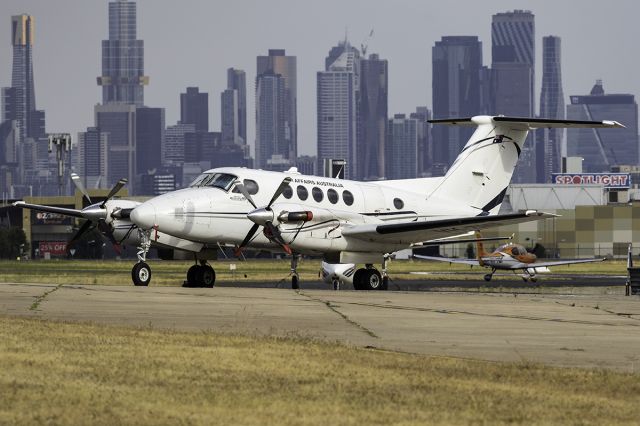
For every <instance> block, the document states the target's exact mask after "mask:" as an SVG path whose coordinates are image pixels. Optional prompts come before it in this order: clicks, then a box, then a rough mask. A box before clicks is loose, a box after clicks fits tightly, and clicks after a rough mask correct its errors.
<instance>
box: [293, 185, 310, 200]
mask: <svg viewBox="0 0 640 426" xmlns="http://www.w3.org/2000/svg"><path fill="white" fill-rule="evenodd" d="M296 193H297V194H298V198H300V199H301V200H302V201H304V200H306V199H307V198H309V191H307V188H305V187H304V186H302V185H298V187H297V188H296Z"/></svg>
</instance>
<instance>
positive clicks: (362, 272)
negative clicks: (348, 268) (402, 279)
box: [353, 256, 389, 290]
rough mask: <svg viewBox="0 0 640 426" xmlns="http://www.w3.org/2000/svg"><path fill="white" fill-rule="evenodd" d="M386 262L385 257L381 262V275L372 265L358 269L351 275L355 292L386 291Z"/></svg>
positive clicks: (387, 286)
mask: <svg viewBox="0 0 640 426" xmlns="http://www.w3.org/2000/svg"><path fill="white" fill-rule="evenodd" d="M387 260H388V257H387V256H385V257H384V258H383V260H382V273H380V272H378V270H377V269H376V268H374V267H373V265H372V264H367V265H365V268H360V269H358V270H357V271H356V273H355V274H354V275H353V288H354V289H356V290H387V289H388V288H389V275H388V274H387Z"/></svg>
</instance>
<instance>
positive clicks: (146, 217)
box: [130, 201, 157, 229]
mask: <svg viewBox="0 0 640 426" xmlns="http://www.w3.org/2000/svg"><path fill="white" fill-rule="evenodd" d="M130 218H131V221H132V222H133V223H135V224H136V225H138V227H139V228H141V229H151V228H153V227H154V226H155V225H156V223H157V222H156V206H154V205H153V204H152V203H150V202H148V201H147V202H146V203H142V204H140V205H139V206H138V207H136V208H135V209H133V211H132V212H131V216H130Z"/></svg>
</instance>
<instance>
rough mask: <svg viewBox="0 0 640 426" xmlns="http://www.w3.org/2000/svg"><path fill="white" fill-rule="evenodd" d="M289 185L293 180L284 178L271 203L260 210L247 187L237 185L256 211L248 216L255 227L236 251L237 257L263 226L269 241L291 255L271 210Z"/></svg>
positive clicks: (240, 184)
mask: <svg viewBox="0 0 640 426" xmlns="http://www.w3.org/2000/svg"><path fill="white" fill-rule="evenodd" d="M289 183H291V178H290V177H286V178H284V179H283V180H282V182H281V183H280V186H278V189H276V192H275V193H274V194H273V197H271V200H270V201H269V203H268V204H267V205H266V206H265V207H262V208H258V206H257V205H256V203H255V202H254V201H253V198H252V197H251V194H249V191H247V188H245V186H244V185H243V184H242V183H239V184H237V185H236V188H238V190H239V191H240V193H242V195H244V197H245V198H246V199H247V201H248V202H249V203H250V204H251V205H252V206H253V208H254V209H255V210H253V211H252V212H249V213H248V214H247V217H248V218H249V220H251V221H252V222H253V226H252V227H251V229H250V230H249V232H248V233H247V236H246V237H244V240H242V242H241V243H240V245H239V246H238V248H237V249H236V252H235V254H236V256H240V254H241V253H242V249H243V248H245V247H246V246H247V244H249V242H250V241H251V239H252V238H253V236H254V235H255V233H256V232H258V229H259V228H260V227H261V226H262V227H263V228H264V231H263V233H264V236H265V237H267V239H268V240H269V241H271V242H274V243H276V244H278V245H280V247H282V249H283V250H284V252H285V253H287V254H291V247H289V245H288V244H287V243H286V242H285V241H284V238H282V234H281V233H280V230H279V229H278V227H277V226H275V225H274V224H273V221H274V219H275V215H274V213H273V210H271V206H272V205H273V203H274V202H275V201H276V200H277V199H278V197H279V196H280V195H282V192H284V190H285V188H286V187H287V186H288V185H289Z"/></svg>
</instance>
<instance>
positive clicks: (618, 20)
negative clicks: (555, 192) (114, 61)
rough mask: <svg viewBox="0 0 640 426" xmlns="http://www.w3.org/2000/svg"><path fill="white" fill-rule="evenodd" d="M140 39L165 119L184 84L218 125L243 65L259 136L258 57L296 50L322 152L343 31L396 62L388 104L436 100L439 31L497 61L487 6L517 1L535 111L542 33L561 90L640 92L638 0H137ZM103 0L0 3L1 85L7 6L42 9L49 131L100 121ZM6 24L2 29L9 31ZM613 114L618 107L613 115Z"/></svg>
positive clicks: (42, 83) (401, 106)
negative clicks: (323, 74)
mask: <svg viewBox="0 0 640 426" xmlns="http://www.w3.org/2000/svg"><path fill="white" fill-rule="evenodd" d="M137 4H138V38H139V39H142V40H144V43H145V53H144V61H145V64H144V68H145V75H148V76H149V77H150V83H149V85H148V86H147V87H146V88H145V104H146V105H149V106H153V107H163V108H166V123H167V125H169V124H172V123H175V122H176V121H177V120H179V108H180V103H179V96H180V93H182V92H184V90H185V88H186V87H187V86H198V87H200V89H201V91H205V92H208V93H209V115H210V126H211V127H212V128H219V127H220V104H219V93H220V92H221V91H222V90H223V89H224V88H225V87H226V69H227V68H229V67H234V68H239V69H243V70H245V71H246V73H247V92H248V93H247V104H248V105H247V110H248V117H247V122H248V123H247V127H248V134H247V139H248V140H247V142H248V143H249V144H250V145H251V146H253V145H254V140H255V107H254V93H253V90H254V79H255V76H256V63H255V61H256V56H258V55H266V54H267V51H268V49H275V48H280V49H286V52H287V54H288V55H293V56H297V66H298V72H297V78H298V151H299V153H300V154H308V155H315V154H316V139H317V133H316V127H317V123H316V72H317V71H320V70H323V68H324V58H325V56H326V55H327V52H328V51H329V49H330V48H331V47H332V46H334V45H336V43H337V42H338V41H339V40H341V39H344V37H345V33H346V34H347V37H348V39H349V40H350V41H351V43H352V44H353V45H354V46H356V47H359V46H360V44H361V43H362V42H363V41H365V39H367V36H368V34H370V32H371V30H372V29H373V36H372V37H371V38H370V39H369V40H367V43H368V45H369V47H368V51H369V52H370V53H379V54H380V56H381V58H384V59H387V60H388V61H389V108H388V111H389V115H390V116H393V114H395V113H409V112H412V111H414V110H415V107H416V106H418V105H426V106H428V107H429V108H431V107H432V101H431V99H432V98H431V76H432V68H431V48H432V46H433V45H434V43H435V42H436V41H438V40H440V38H441V37H442V36H448V35H477V36H479V38H480V41H481V42H482V48H483V62H484V64H490V63H491V33H490V30H491V17H492V15H493V14H495V13H499V12H505V11H508V10H514V9H526V10H531V12H532V13H533V14H534V15H535V47H536V74H535V78H536V91H535V93H536V98H537V99H536V100H535V103H536V110H537V108H538V103H539V98H538V97H539V92H540V87H541V84H540V81H541V77H542V72H541V65H542V60H541V49H542V43H541V39H542V37H543V36H546V35H556V36H559V37H561V39H562V77H563V89H564V96H565V100H566V101H567V102H568V97H569V96H570V95H583V94H588V93H589V91H590V89H591V87H592V86H593V84H594V82H595V80H596V79H602V80H603V82H604V89H605V90H606V92H607V93H631V94H636V95H637V94H640V80H638V79H637V77H636V74H637V73H636V72H635V70H637V69H638V67H639V65H640V64H639V60H638V58H639V55H638V52H637V47H636V46H635V41H636V40H638V39H640V28H639V27H638V25H637V17H638V16H639V13H638V12H640V10H639V9H640V6H638V4H637V3H636V2H632V1H616V2H614V3H613V4H612V6H613V7H611V5H610V4H607V5H606V6H605V4H604V3H601V2H581V1H565V2H554V3H546V2H545V3H542V2H533V1H519V2H511V1H484V2H464V3H463V4H461V3H450V4H442V3H438V4H436V3H431V2H424V1H401V2H393V3H378V2H364V1H361V2H360V1H346V2H343V1H334V0H330V1H323V2H299V1H270V2H258V1H255V2H247V1H238V2H209V1H204V0H203V1H184V2H168V1H155V0H154V1H151V0H138V1H137ZM107 11H108V2H107V1H89V2H85V1H83V2H78V1H73V0H60V1H55V2H48V1H35V0H3V1H2V2H1V3H0V17H1V19H0V34H4V35H5V38H4V39H0V57H2V58H4V60H3V62H2V63H3V65H2V66H1V67H0V85H1V86H8V85H10V83H11V44H10V42H9V34H10V23H11V20H10V17H11V16H12V15H16V14H21V13H27V14H30V15H32V16H33V17H34V19H35V25H36V28H35V38H34V40H35V43H34V50H33V60H34V80H35V85H36V103H37V107H38V109H43V110H45V111H46V114H47V131H49V132H69V133H71V134H72V135H73V137H74V138H75V135H76V134H77V132H78V131H83V130H84V129H86V128H87V127H88V126H91V125H92V123H93V116H94V111H93V107H94V105H95V104H96V103H99V102H100V101H101V89H100V88H99V87H98V86H97V85H96V77H97V76H98V75H100V69H101V51H100V42H101V40H103V39H105V38H106V37H107V34H108V13H107ZM2 28H4V30H2ZM613 118H615V117H613Z"/></svg>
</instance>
